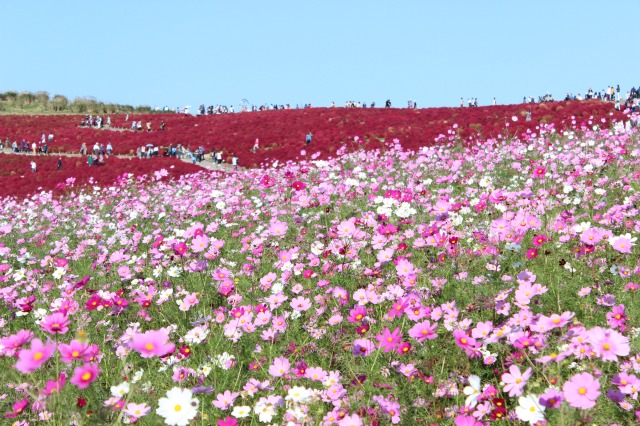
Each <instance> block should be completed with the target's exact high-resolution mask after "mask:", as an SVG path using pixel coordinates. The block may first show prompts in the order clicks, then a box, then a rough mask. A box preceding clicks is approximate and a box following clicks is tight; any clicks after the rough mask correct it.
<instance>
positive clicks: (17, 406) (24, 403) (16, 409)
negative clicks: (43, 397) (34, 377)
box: [4, 398, 29, 424]
mask: <svg viewBox="0 0 640 426" xmlns="http://www.w3.org/2000/svg"><path fill="white" fill-rule="evenodd" d="M28 406H29V400H28V399H27V398H25V399H21V400H20V401H17V402H15V403H14V404H13V407H12V408H13V411H8V412H6V413H4V418H5V419H14V418H16V417H18V416H19V415H20V414H22V413H23V412H24V410H25V409H26V408H27V407H28ZM14 424H17V422H16V423H14Z"/></svg>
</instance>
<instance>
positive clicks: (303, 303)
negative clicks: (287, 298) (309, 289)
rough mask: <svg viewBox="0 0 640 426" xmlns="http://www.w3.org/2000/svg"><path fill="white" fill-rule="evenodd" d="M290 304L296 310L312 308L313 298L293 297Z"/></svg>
mask: <svg viewBox="0 0 640 426" xmlns="http://www.w3.org/2000/svg"><path fill="white" fill-rule="evenodd" d="M290 305H291V307H292V308H293V309H295V310H296V311H303V312H304V311H306V310H308V309H309V308H311V300H309V299H307V298H306V297H303V296H298V297H294V298H293V299H291V302H290Z"/></svg>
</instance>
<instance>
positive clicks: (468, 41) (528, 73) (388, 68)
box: [0, 0, 640, 108]
mask: <svg viewBox="0 0 640 426" xmlns="http://www.w3.org/2000/svg"><path fill="white" fill-rule="evenodd" d="M639 16H640V1H638V0H628V1H615V0H611V1H601V0H600V1H595V0H593V1H592V0H582V1H574V0H553V1H547V0H542V1H541V0H535V1H532V2H522V1H515V0H509V1H507V0H505V1H491V0H485V1H478V0H469V1H462V0H447V1H428V0H422V1H418V0H415V1H400V0H397V1H389V0H385V1H378V0H367V1H360V0H342V1H335V0H322V1H311V0H296V1H288V0H287V1H254V0H244V1H232V0H226V1H215V0H210V1H196V0H193V1H190V0H184V1H165V0H154V1H151V0H127V1H122V0H115V1H107V2H97V3H96V2H87V1H66V0H65V1H50V0H46V1H44V0H43V1H29V0H19V1H9V0H7V1H4V0H1V1H0V92H4V91H7V90H17V91H31V92H35V91H41V90H44V91H47V92H49V94H50V95H54V94H62V95H65V96H67V97H68V98H70V99H73V98H75V97H89V96H92V97H95V98H96V99H98V100H100V101H104V102H114V103H122V104H130V105H149V106H152V107H155V106H159V107H163V106H165V105H167V106H169V107H170V108H175V107H176V106H185V105H191V106H193V107H196V106H197V105H200V104H206V105H217V104H222V105H234V106H236V107H237V105H239V104H240V102H241V100H242V99H247V100H248V101H249V102H250V103H252V104H256V105H260V104H271V103H277V104H286V103H289V104H291V105H292V106H295V105H296V104H300V105H302V104H304V103H311V104H312V105H314V106H329V105H330V104H331V102H332V101H334V102H336V104H337V105H343V104H344V102H345V101H348V100H354V101H362V102H367V103H368V104H369V103H371V102H372V101H375V102H376V104H377V105H378V106H381V105H382V104H384V101H385V100H386V99H390V100H391V101H392V103H393V106H405V105H406V104H407V101H408V100H409V99H414V100H416V101H417V102H418V106H419V107H427V106H456V105H458V104H459V100H460V97H464V99H465V100H466V99H467V98H469V97H477V98H478V102H479V104H480V105H483V104H489V103H490V102H491V100H492V99H493V97H494V96H495V97H496V98H497V101H498V102H499V103H516V102H521V101H522V97H523V96H536V97H537V96H539V95H543V94H545V93H547V92H551V93H552V94H553V95H554V96H555V97H556V99H557V98H561V97H564V95H565V94H566V93H567V92H572V93H573V94H577V93H582V94H584V93H585V91H586V90H587V89H588V88H589V87H591V88H593V89H594V90H596V91H598V90H602V89H604V88H606V87H607V86H608V85H617V84H620V86H621V88H622V89H623V91H626V90H628V89H629V88H631V86H638V85H640V72H639V69H640V67H639V65H640V55H638V50H639V47H638V46H639V44H638V37H639V36H640V31H639V30H638V25H637V21H638V17H639Z"/></svg>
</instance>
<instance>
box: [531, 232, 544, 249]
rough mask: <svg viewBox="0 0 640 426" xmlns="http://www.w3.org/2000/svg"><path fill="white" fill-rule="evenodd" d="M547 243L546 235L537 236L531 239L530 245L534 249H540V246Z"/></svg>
mask: <svg viewBox="0 0 640 426" xmlns="http://www.w3.org/2000/svg"><path fill="white" fill-rule="evenodd" d="M547 241H548V238H547V236H546V235H544V234H538V235H536V236H535V237H533V240H532V241H531V243H532V244H533V245H534V246H536V247H540V246H541V245H543V244H544V243H546V242H547Z"/></svg>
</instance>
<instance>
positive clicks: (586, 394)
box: [562, 373, 600, 410]
mask: <svg viewBox="0 0 640 426" xmlns="http://www.w3.org/2000/svg"><path fill="white" fill-rule="evenodd" d="M562 391H563V392H564V397H565V399H566V401H567V403H568V404H569V405H570V406H571V407H574V408H581V409H583V410H586V409H589V408H593V407H595V406H596V399H598V397H599V396H600V382H599V381H598V380H597V379H595V378H594V377H593V376H592V375H591V374H589V373H580V374H576V375H575V376H573V377H572V378H571V379H569V381H567V382H565V383H564V385H563V386H562Z"/></svg>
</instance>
